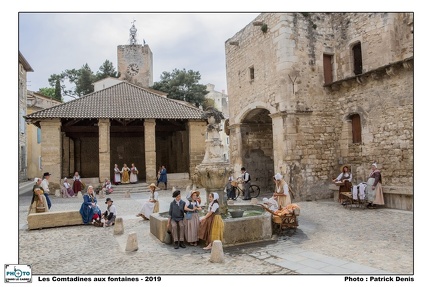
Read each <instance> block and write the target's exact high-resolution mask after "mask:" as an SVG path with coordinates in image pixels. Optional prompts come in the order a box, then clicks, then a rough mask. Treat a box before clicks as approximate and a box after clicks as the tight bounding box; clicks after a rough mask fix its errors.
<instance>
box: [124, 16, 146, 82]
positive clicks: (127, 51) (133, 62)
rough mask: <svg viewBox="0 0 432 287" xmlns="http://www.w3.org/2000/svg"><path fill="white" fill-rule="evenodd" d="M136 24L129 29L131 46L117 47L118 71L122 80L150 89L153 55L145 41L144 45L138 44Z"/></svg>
mask: <svg viewBox="0 0 432 287" xmlns="http://www.w3.org/2000/svg"><path fill="white" fill-rule="evenodd" d="M134 22H135V20H134V21H133V22H132V27H131V28H130V29H129V32H130V34H129V45H119V46H117V66H118V67H117V70H118V71H119V72H120V78H119V79H120V80H126V81H128V82H130V83H132V84H135V85H137V86H141V87H146V88H148V87H150V86H152V85H153V54H152V51H151V50H150V47H149V46H148V45H147V44H146V43H145V42H144V41H143V45H141V44H138V43H137V35H136V32H137V29H136V28H135V23H134Z"/></svg>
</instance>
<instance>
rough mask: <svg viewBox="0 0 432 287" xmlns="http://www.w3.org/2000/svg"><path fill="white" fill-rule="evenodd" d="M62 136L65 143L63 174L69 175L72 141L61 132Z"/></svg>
mask: <svg viewBox="0 0 432 287" xmlns="http://www.w3.org/2000/svg"><path fill="white" fill-rule="evenodd" d="M61 137H62V145H63V160H62V162H63V167H62V174H61V175H62V176H66V177H68V176H69V175H70V170H69V165H70V157H69V153H70V151H69V150H70V141H69V138H68V137H67V136H66V134H65V133H61Z"/></svg>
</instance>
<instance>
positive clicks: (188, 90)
mask: <svg viewBox="0 0 432 287" xmlns="http://www.w3.org/2000/svg"><path fill="white" fill-rule="evenodd" d="M199 80H201V75H200V73H199V72H196V71H192V70H189V71H186V69H183V70H179V69H174V70H173V71H172V73H169V72H166V71H165V72H163V73H162V75H161V81H160V82H155V83H154V85H153V86H152V88H153V89H155V90H158V91H162V92H165V93H168V98H171V99H176V100H182V101H186V102H189V103H192V104H195V105H196V106H199V105H203V103H204V101H205V95H206V94H207V93H208V91H207V90H206V88H207V87H206V86H205V85H202V84H199V83H198V81H199Z"/></svg>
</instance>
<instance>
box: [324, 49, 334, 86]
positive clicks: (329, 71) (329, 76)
mask: <svg viewBox="0 0 432 287" xmlns="http://www.w3.org/2000/svg"><path fill="white" fill-rule="evenodd" d="M323 67H324V84H330V83H332V82H333V56H332V55H326V54H324V55H323Z"/></svg>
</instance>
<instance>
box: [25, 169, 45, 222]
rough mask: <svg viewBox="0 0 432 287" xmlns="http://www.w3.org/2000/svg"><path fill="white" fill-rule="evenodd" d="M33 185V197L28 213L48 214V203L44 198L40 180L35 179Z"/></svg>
mask: <svg viewBox="0 0 432 287" xmlns="http://www.w3.org/2000/svg"><path fill="white" fill-rule="evenodd" d="M34 182H35V184H34V185H33V197H32V200H31V203H30V208H29V211H28V213H29V214H30V213H36V212H48V210H49V208H48V203H47V200H46V197H45V196H44V191H43V189H42V187H41V184H42V179H41V178H38V177H36V178H35V180H34Z"/></svg>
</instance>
